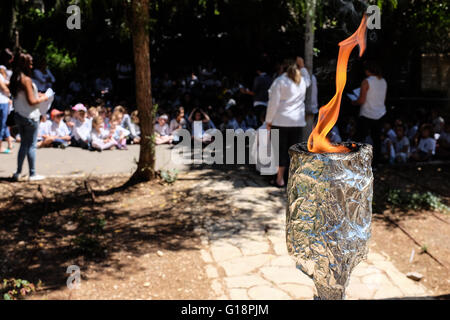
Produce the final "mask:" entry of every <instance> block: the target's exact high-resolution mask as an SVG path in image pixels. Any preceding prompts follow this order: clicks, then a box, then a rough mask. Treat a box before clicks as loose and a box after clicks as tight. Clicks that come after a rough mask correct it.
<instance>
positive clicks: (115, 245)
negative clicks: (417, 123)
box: [0, 165, 450, 299]
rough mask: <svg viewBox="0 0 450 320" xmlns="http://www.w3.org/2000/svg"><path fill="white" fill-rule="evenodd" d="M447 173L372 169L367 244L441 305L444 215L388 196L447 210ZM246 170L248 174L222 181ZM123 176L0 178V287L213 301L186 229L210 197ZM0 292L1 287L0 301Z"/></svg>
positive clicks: (47, 294)
mask: <svg viewBox="0 0 450 320" xmlns="http://www.w3.org/2000/svg"><path fill="white" fill-rule="evenodd" d="M449 169H450V167H449V165H441V166H439V165H429V166H427V167H416V166H411V167H402V168H395V167H394V168H392V167H390V168H385V169H380V170H378V171H377V172H376V173H375V185H374V186H375V187H374V192H375V196H374V215H373V230H372V245H373V247H374V248H375V250H377V251H380V252H383V253H385V254H387V255H388V256H389V257H390V258H391V259H392V261H393V262H394V264H395V265H396V267H397V268H398V269H399V270H400V271H402V272H404V273H407V272H410V271H416V272H420V273H421V274H423V275H424V278H423V279H422V280H421V282H422V283H423V284H424V285H425V286H426V287H427V288H428V289H430V290H432V292H433V296H439V297H440V298H443V299H444V298H447V299H448V298H450V297H449V294H450V281H449V280H450V277H449V269H448V268H449V266H450V216H449V214H444V213H439V212H434V211H431V210H425V209H422V210H405V209H401V208H393V207H392V205H391V204H390V203H389V202H388V201H387V193H388V191H389V190H390V189H395V188H397V189H398V188H399V189H402V190H406V191H408V192H426V191H432V192H434V193H435V194H438V195H439V196H440V197H441V199H442V200H443V202H444V203H446V204H447V205H449V204H450V170H449ZM244 173H245V175H249V174H253V173H251V172H245V171H244V172H227V173H226V175H230V174H232V175H233V176H234V175H239V174H244ZM246 177H247V176H246ZM127 178H128V177H127V176H123V175H117V176H103V177H91V178H89V179H87V180H86V179H82V178H73V179H71V178H66V179H57V180H56V179H49V180H46V181H43V182H36V183H15V182H11V181H8V180H0V244H1V246H0V280H2V279H4V278H6V279H10V278H21V279H26V280H28V281H30V282H32V283H34V284H37V283H38V282H39V280H41V281H42V285H41V289H40V290H38V292H37V293H35V294H33V295H32V296H31V298H32V299H216V298H218V297H216V296H214V293H213V292H212V290H210V288H211V283H210V280H209V279H208V278H207V276H206V274H205V272H204V264H203V262H202V259H201V258H200V252H199V250H200V248H201V243H200V239H199V237H198V235H197V234H196V233H195V232H194V227H196V223H195V222H194V221H195V220H196V219H195V218H196V217H197V221H198V220H202V219H201V216H202V214H203V212H204V210H205V208H206V206H207V205H208V206H211V205H214V203H216V201H218V200H217V195H202V194H200V195H199V194H197V193H193V192H192V191H193V188H194V187H193V185H194V182H195V181H194V180H197V179H201V176H199V177H198V178H195V176H187V175H183V174H181V175H180V177H179V179H178V180H177V181H176V182H175V183H174V184H172V185H167V184H163V183H161V182H160V181H159V180H158V181H154V182H150V183H143V184H138V185H134V186H129V187H125V186H124V183H125V182H126V181H127ZM224 178H225V175H224ZM213 210H214V214H215V215H225V214H229V210H230V208H228V207H223V206H219V205H217V206H215V207H214V209H213ZM399 226H400V227H401V228H402V229H403V230H405V231H406V232H407V233H408V234H409V235H410V236H411V237H412V238H413V239H415V240H416V242H418V243H419V244H420V245H417V244H416V243H415V242H414V241H413V240H412V239H411V238H409V237H408V236H407V235H406V234H405V233H404V232H403V231H401V230H400V228H399ZM425 248H426V251H427V252H428V253H430V254H431V255H433V256H434V257H435V258H436V259H437V260H438V261H439V262H440V263H442V264H443V265H445V266H446V267H443V266H441V265H440V264H439V263H438V262H436V261H435V260H433V259H432V258H431V257H430V256H429V255H428V254H426V253H424V252H423V251H424V249H425ZM413 249H414V251H415V254H414V257H413V259H412V262H410V258H411V252H412V250H413ZM70 265H77V266H79V267H80V269H81V279H82V282H81V289H80V290H68V289H67V287H66V280H67V277H68V276H69V275H68V274H67V273H66V269H67V267H68V266H70ZM3 293H4V292H1V289H0V298H1V297H2V296H3Z"/></svg>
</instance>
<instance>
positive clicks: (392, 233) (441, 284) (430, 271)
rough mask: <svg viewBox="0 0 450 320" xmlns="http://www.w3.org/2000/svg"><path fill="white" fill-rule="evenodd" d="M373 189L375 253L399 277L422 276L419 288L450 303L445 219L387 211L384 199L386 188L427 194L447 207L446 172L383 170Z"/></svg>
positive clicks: (449, 183)
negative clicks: (385, 259)
mask: <svg viewBox="0 0 450 320" xmlns="http://www.w3.org/2000/svg"><path fill="white" fill-rule="evenodd" d="M374 186H375V187H374V192H375V197H374V202H375V203H374V215H373V227H372V241H373V242H374V243H375V248H376V249H377V250H378V251H380V252H384V253H386V254H388V255H389V257H390V258H391V259H392V261H393V262H394V264H395V266H396V267H397V268H398V269H399V270H400V271H401V272H404V273H405V274H406V273H408V272H419V273H421V274H422V275H423V276H424V277H423V279H422V280H421V282H422V283H423V284H424V285H425V286H426V287H427V288H428V289H431V290H432V292H433V293H434V294H435V295H436V296H441V298H445V299H450V213H449V212H447V213H443V212H439V211H434V210H404V209H403V210H402V209H398V208H392V206H391V205H390V204H389V203H387V199H386V191H387V189H389V188H390V189H401V190H404V191H406V192H408V193H412V192H421V193H423V192H426V191H431V192H433V193H434V194H436V195H439V196H440V198H441V200H442V202H443V203H444V204H446V205H447V206H448V205H449V204H450V166H449V165H448V164H445V165H443V164H441V165H427V166H411V167H408V168H404V167H403V168H401V170H399V168H395V167H394V168H392V167H391V168H385V169H382V170H380V171H378V172H377V173H376V174H375V184H374ZM394 223H395V224H397V225H395V224H394ZM402 230H403V231H402ZM405 232H406V233H408V234H409V236H408V235H407V234H406V233H405ZM411 238H413V239H414V240H415V241H416V242H415V241H413V239H411ZM418 244H420V245H418ZM425 250H426V252H428V253H430V254H431V255H432V256H433V257H434V258H436V260H437V261H436V260H434V259H433V258H432V257H430V255H428V254H427V253H425V252H424V251H425ZM413 251H414V252H413ZM439 263H442V264H443V265H444V266H442V265H440V264H439Z"/></svg>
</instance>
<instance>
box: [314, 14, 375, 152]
mask: <svg viewBox="0 0 450 320" xmlns="http://www.w3.org/2000/svg"><path fill="white" fill-rule="evenodd" d="M366 20H367V17H366V15H364V16H363V18H362V21H361V24H360V25H359V27H358V30H356V32H355V33H354V34H353V35H351V36H350V37H348V38H347V39H345V40H344V41H341V42H340V43H339V47H340V48H339V56H338V62H337V68H336V94H335V95H334V97H333V99H331V100H330V102H328V104H327V105H325V106H323V107H322V108H320V110H319V120H318V122H317V125H316V126H315V127H314V130H313V131H312V132H311V135H310V136H309V139H308V150H309V151H310V152H316V153H324V152H336V153H339V152H349V151H350V150H349V149H348V148H347V147H344V146H336V145H332V144H331V143H330V141H329V140H328V138H327V134H328V132H330V130H331V129H332V128H333V127H334V125H335V124H336V121H337V119H338V116H339V109H340V107H341V99H342V92H343V91H344V87H345V83H346V82H347V63H348V58H349V57H350V53H351V52H352V50H353V48H354V47H356V45H359V56H360V57H361V56H362V54H363V53H364V50H365V49H366Z"/></svg>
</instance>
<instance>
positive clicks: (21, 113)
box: [9, 53, 48, 181]
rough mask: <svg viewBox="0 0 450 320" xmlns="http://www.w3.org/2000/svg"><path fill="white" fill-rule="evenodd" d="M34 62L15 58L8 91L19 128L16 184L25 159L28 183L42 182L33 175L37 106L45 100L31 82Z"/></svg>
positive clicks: (22, 55) (24, 56)
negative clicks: (27, 169) (26, 159)
mask: <svg viewBox="0 0 450 320" xmlns="http://www.w3.org/2000/svg"><path fill="white" fill-rule="evenodd" d="M32 68H33V58H32V57H31V55H29V54H24V53H19V54H17V55H16V56H15V57H14V73H13V75H12V76H11V81H10V85H9V88H10V91H11V94H12V96H13V105H14V111H15V114H14V118H15V122H16V125H17V126H18V128H19V134H20V138H21V143H20V149H19V153H18V161H17V171H16V173H14V175H13V180H15V181H17V180H19V177H20V174H21V172H22V165H23V162H24V160H25V157H27V158H28V167H29V170H30V178H29V179H30V181H34V180H42V179H44V177H43V176H39V175H37V174H36V171H35V168H36V144H37V133H38V127H39V118H40V115H41V112H40V111H39V108H38V107H39V104H40V103H42V102H45V101H47V100H48V97H47V96H46V95H43V94H39V93H38V90H37V88H36V85H35V84H34V83H33V82H32V81H31V78H30V76H31V70H32Z"/></svg>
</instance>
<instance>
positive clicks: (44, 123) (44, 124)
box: [37, 115, 51, 148]
mask: <svg viewBox="0 0 450 320" xmlns="http://www.w3.org/2000/svg"><path fill="white" fill-rule="evenodd" d="M50 124H51V122H50V121H49V120H47V116H46V115H41V117H40V118H39V127H38V134H37V147H38V148H42V143H43V142H44V140H45V137H47V136H48V127H49V126H50Z"/></svg>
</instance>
